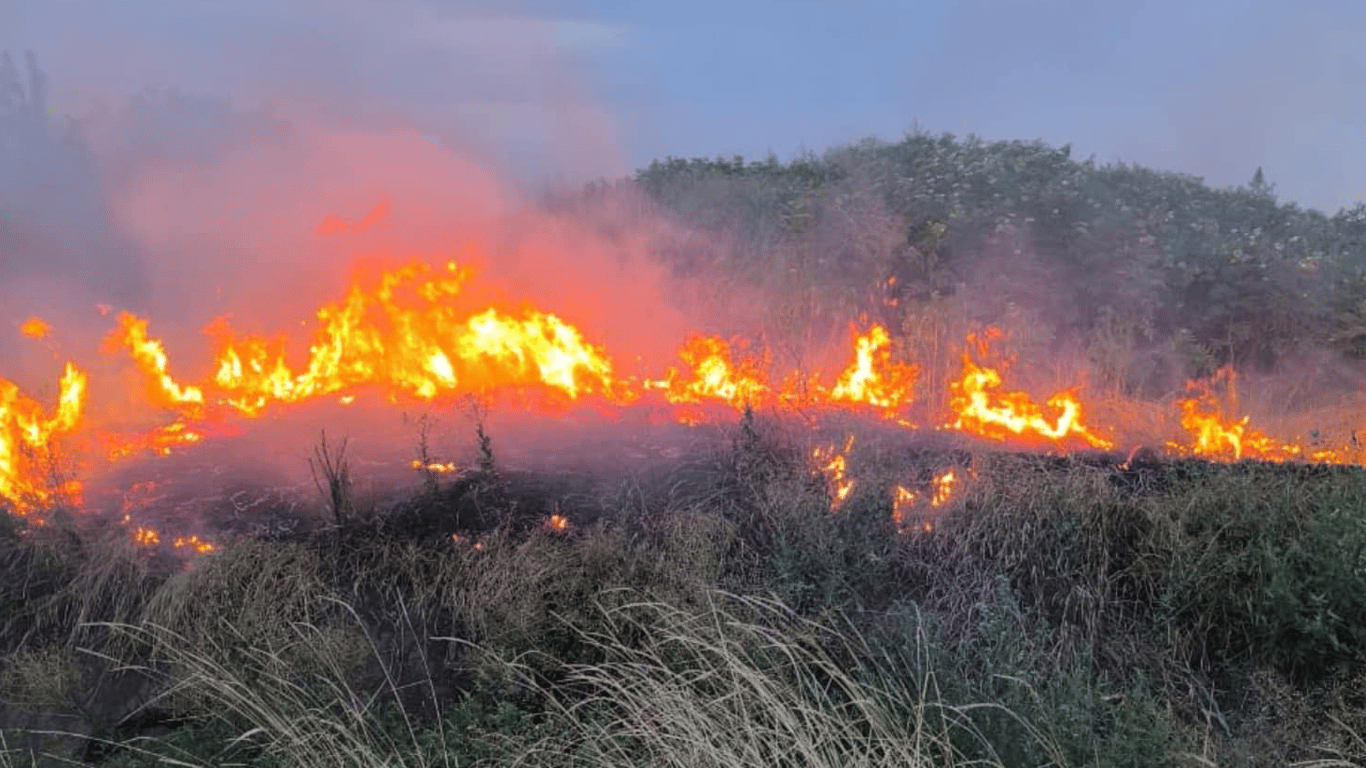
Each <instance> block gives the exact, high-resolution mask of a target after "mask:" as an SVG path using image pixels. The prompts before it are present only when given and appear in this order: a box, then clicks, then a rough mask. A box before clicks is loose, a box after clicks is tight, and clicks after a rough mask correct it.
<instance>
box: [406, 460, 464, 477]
mask: <svg viewBox="0 0 1366 768" xmlns="http://www.w3.org/2000/svg"><path fill="white" fill-rule="evenodd" d="M409 466H411V467H412V468H413V469H416V470H420V471H423V472H435V473H437V474H449V473H451V472H459V471H460V468H459V467H457V466H456V464H455V462H453V461H429V462H427V463H426V464H423V463H422V461H421V460H420V459H413V460H412V462H411V463H410V464H409Z"/></svg>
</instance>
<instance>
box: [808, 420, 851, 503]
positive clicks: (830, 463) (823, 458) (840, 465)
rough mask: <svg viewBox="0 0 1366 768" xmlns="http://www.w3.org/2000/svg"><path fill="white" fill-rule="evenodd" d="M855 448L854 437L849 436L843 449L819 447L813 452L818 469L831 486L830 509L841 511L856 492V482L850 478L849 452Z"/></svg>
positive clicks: (812, 456)
mask: <svg viewBox="0 0 1366 768" xmlns="http://www.w3.org/2000/svg"><path fill="white" fill-rule="evenodd" d="M853 448H854V436H853V435H849V437H848V438H846V439H845V441H844V448H843V449H836V447H835V446H833V445H831V446H824V447H821V446H817V447H816V448H813V449H812V451H811V458H812V459H813V460H814V461H815V463H816V468H817V469H818V470H819V471H820V472H821V474H822V475H824V476H825V479H826V482H827V483H829V485H830V507H831V509H839V508H840V506H841V505H843V504H844V502H846V501H848V500H849V495H850V494H852V493H853V492H854V481H853V480H852V479H850V477H849V452H850V451H851V450H853Z"/></svg>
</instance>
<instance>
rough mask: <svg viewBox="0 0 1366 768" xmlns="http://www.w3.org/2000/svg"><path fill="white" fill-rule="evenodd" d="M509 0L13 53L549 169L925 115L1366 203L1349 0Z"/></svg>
mask: <svg viewBox="0 0 1366 768" xmlns="http://www.w3.org/2000/svg"><path fill="white" fill-rule="evenodd" d="M491 5H492V4H483V5H480V4H474V3H467V2H437V1H436V0H387V1H385V0H370V1H368V2H366V1H361V0H356V1H354V2H338V1H337V0H294V1H293V2H287V3H281V2H274V1H273V0H238V1H237V2H233V3H216V2H188V1H183V0H182V1H177V2H172V1H171V0H133V1H132V2H101V3H93V2H72V1H62V0H44V1H43V2H37V1H36V0H18V1H17V2H15V0H10V2H7V3H6V4H5V6H4V8H3V10H0V48H3V49H9V50H11V51H15V52H20V51H23V50H26V49H32V50H34V51H35V52H36V53H37V54H38V56H39V60H40V62H41V64H42V66H43V67H44V68H45V69H47V70H48V71H49V73H50V74H51V76H52V81H53V89H54V94H53V95H54V99H55V100H56V102H57V103H58V104H60V105H61V107H62V108H63V109H65V110H66V111H67V112H70V113H72V114H75V115H77V116H81V115H86V116H88V115H89V114H91V112H92V110H95V111H97V110H98V109H99V108H100V107H101V106H102V107H103V108H105V109H110V108H112V105H113V104H114V102H117V101H118V100H120V99H125V98H127V97H128V96H129V95H131V94H132V93H135V92H137V91H139V90H141V89H143V88H146V87H163V86H174V87H176V88H179V89H183V90H184V91H186V92H188V93H190V94H197V95H203V96H212V97H217V98H225V97H231V98H233V99H235V100H236V101H235V103H237V104H250V103H251V102H252V101H253V100H255V99H260V98H269V96H270V95H271V94H272V92H273V93H274V94H276V95H279V94H283V93H286V92H292V93H293V94H294V95H297V94H298V93H302V92H305V91H306V92H308V93H310V94H312V96H313V97H314V98H315V99H318V100H320V101H321V100H331V101H332V102H333V104H334V106H335V104H337V103H343V104H344V103H348V102H349V103H354V104H357V105H358V104H359V103H360V101H359V97H360V96H362V95H363V96H364V97H365V98H364V101H366V103H367V105H368V106H369V107H370V108H376V107H385V108H391V109H392V108H399V109H402V110H403V111H405V112H407V113H409V114H411V115H413V116H416V117H418V118H420V119H421V120H423V121H425V122H426V123H427V124H429V125H432V126H436V127H438V128H439V129H440V130H441V131H443V132H444V133H446V134H458V135H461V136H462V137H464V138H466V139H470V138H472V139H474V140H476V141H478V142H479V143H480V144H481V145H482V146H485V147H487V148H489V149H490V151H491V152H493V153H494V154H495V155H497V156H499V157H500V158H502V159H503V160H504V161H505V165H506V166H507V167H508V168H509V169H510V170H512V171H513V172H514V173H516V174H517V176H518V178H519V179H520V180H522V181H524V182H528V183H530V184H532V185H533V186H535V185H538V184H544V183H562V182H568V183H575V182H578V181H581V180H585V179H590V178H595V177H597V176H609V177H611V176H618V175H623V174H626V173H629V172H630V171H631V170H633V169H634V168H637V167H640V166H642V165H645V164H647V163H648V162H649V161H650V160H652V159H656V158H661V157H664V156H666V155H674V156H696V155H705V156H714V155H717V154H722V155H727V156H729V155H731V154H736V153H739V154H743V155H745V156H747V157H755V156H763V155H765V154H766V153H768V152H769V151H773V152H775V153H776V154H777V155H778V156H779V157H780V158H787V157H791V156H792V155H793V154H794V153H796V152H798V151H800V150H801V149H802V148H809V149H811V150H814V151H817V152H819V151H822V150H824V149H825V148H827V147H828V146H831V145H834V144H838V143H844V142H851V141H856V140H858V139H860V138H862V137H865V136H869V135H876V136H879V137H881V138H884V139H889V140H896V139H897V138H899V137H900V135H901V134H902V133H903V132H905V131H906V130H908V129H910V128H912V127H913V126H919V127H921V128H924V129H926V130H929V131H932V132H940V131H950V132H953V133H956V134H959V135H962V134H966V133H976V134H978V135H981V136H983V137H985V138H989V139H1014V138H1022V139H1030V138H1041V139H1043V140H1045V141H1048V142H1050V143H1053V144H1057V145H1061V144H1064V143H1069V142H1070V143H1071V144H1072V145H1073V148H1074V156H1081V157H1085V156H1088V155H1092V154H1094V155H1095V156H1096V157H1097V159H1098V160H1100V161H1102V162H1108V161H1113V160H1123V161H1126V162H1135V163H1140V164H1144V165H1149V166H1153V167H1157V168H1162V169H1166V170H1177V171H1182V172H1187V173H1193V174H1196V175H1199V176H1203V177H1205V178H1206V179H1207V180H1208V181H1209V182H1210V183H1212V184H1215V185H1218V186H1223V185H1235V184H1242V183H1245V182H1247V181H1248V180H1249V179H1250V178H1251V177H1252V174H1253V173H1254V172H1255V170H1256V169H1257V168H1258V167H1262V168H1263V169H1264V170H1265V173H1266V177H1267V179H1268V180H1269V181H1271V182H1273V183H1275V184H1276V188H1277V192H1278V194H1279V195H1280V196H1281V198H1282V199H1287V200H1293V201H1296V202H1299V203H1300V204H1301V205H1304V206H1309V207H1315V208H1319V209H1321V210H1324V211H1325V212H1327V213H1330V214H1331V213H1333V212H1335V211H1337V210H1338V209H1339V208H1342V207H1346V206H1350V205H1352V204H1354V203H1355V202H1357V201H1359V200H1361V199H1363V198H1366V193H1364V192H1363V190H1362V184H1361V181H1360V180H1361V179H1363V178H1366V145H1363V144H1362V143H1361V142H1360V141H1359V137H1360V136H1362V135H1366V88H1361V87H1360V85H1361V84H1362V83H1363V82H1366V49H1363V48H1362V47H1361V46H1360V45H1358V44H1357V43H1358V42H1359V41H1360V40H1361V39H1364V38H1366V6H1363V5H1361V4H1360V3H1355V2H1350V0H1332V1H1324V2H1315V3H1283V2H1269V1H1267V2H1216V1H1211V2H1203V3H1185V2H1178V1H1176V0H1163V1H1161V2H1152V3H1142V4H1134V3H1094V2H1077V1H1070V0H1049V1H1048V2H1021V1H1019V0H991V1H988V0H961V1H957V0H926V1H924V2H888V1H875V0H852V1H851V2H833V1H832V0H825V1H819V2H812V1H806V2H802V1H787V2H747V3H722V2H715V1H714V0H702V1H700V2H694V3H687V4H672V3H624V2H582V3H581V2H574V3H570V2H561V1H556V0H548V1H545V2H525V3H522V4H520V5H518V4H500V6H499V10H498V11H497V12H494V11H492V10H490V8H491ZM202 130H203V131H204V132H207V133H212V132H213V131H215V130H217V131H222V130H224V129H223V128H222V127H221V126H219V127H214V126H208V125H204V126H202ZM210 138H211V137H201V139H202V140H205V141H207V140H209V139H210Z"/></svg>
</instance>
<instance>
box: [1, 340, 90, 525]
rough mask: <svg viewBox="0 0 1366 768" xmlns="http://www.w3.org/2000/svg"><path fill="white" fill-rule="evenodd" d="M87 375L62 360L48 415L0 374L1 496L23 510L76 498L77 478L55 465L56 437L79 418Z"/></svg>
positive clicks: (57, 461) (73, 501)
mask: <svg viewBox="0 0 1366 768" xmlns="http://www.w3.org/2000/svg"><path fill="white" fill-rule="evenodd" d="M86 386H87V381H86V376H85V374H84V373H83V372H81V371H80V369H78V368H76V366H74V365H72V364H71V363H67V365H66V370H65V372H64V373H63V374H62V378H61V380H60V381H59V383H58V391H59V394H58V396H57V407H56V412H55V413H53V414H52V415H51V416H49V415H48V414H47V412H46V411H45V409H44V408H43V406H42V405H41V404H40V403H38V402H37V401H36V400H33V399H31V398H28V397H26V396H24V395H23V394H21V393H20V392H19V388H18V387H17V386H15V385H14V384H13V383H11V382H9V381H6V380H5V379H0V500H2V501H4V502H7V503H8V506H9V507H10V508H11V509H13V510H14V511H15V512H18V513H19V514H23V515H28V514H31V513H32V512H34V511H35V510H37V509H40V508H42V507H45V506H49V505H51V504H53V503H56V502H59V501H60V502H65V503H71V504H79V503H80V495H81V484H80V483H79V482H78V481H76V480H71V479H67V478H65V477H64V476H63V474H64V473H62V472H61V471H60V466H61V461H60V457H59V454H58V449H57V443H58V441H59V439H60V438H61V437H63V436H64V435H67V434H70V433H71V432H72V431H74V430H75V428H76V426H77V424H78V423H79V422H80V417H81V408H82V406H83V405H84V403H85V396H86Z"/></svg>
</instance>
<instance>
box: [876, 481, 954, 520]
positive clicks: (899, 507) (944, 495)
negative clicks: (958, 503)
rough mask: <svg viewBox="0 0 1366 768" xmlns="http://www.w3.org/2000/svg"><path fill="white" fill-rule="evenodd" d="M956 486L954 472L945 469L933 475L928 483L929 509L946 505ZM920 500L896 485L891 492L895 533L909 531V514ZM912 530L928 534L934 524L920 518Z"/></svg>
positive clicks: (904, 487) (914, 493)
mask: <svg viewBox="0 0 1366 768" xmlns="http://www.w3.org/2000/svg"><path fill="white" fill-rule="evenodd" d="M957 486H958V473H957V471H956V470H953V469H947V470H944V471H943V472H940V473H939V474H937V475H935V477H934V479H933V480H931V481H930V488H931V495H930V507H931V508H932V509H938V508H940V507H943V506H944V505H946V504H948V502H949V500H950V499H951V498H953V493H954V489H955V488H956V487H957ZM920 499H921V496H920V494H918V493H916V492H915V491H913V490H911V489H910V488H907V487H906V486H904V485H898V486H896V488H894V489H893V490H892V525H894V526H895V527H896V530H897V531H899V532H905V531H907V530H910V528H908V526H907V521H908V520H909V519H910V516H911V513H912V512H914V511H915V507H916V504H917V502H919V501H920ZM912 528H914V529H917V530H922V531H926V532H929V531H932V530H934V522H933V520H931V519H928V518H924V517H922V518H921V519H920V520H919V522H918V523H917V524H916V525H915V526H912Z"/></svg>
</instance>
